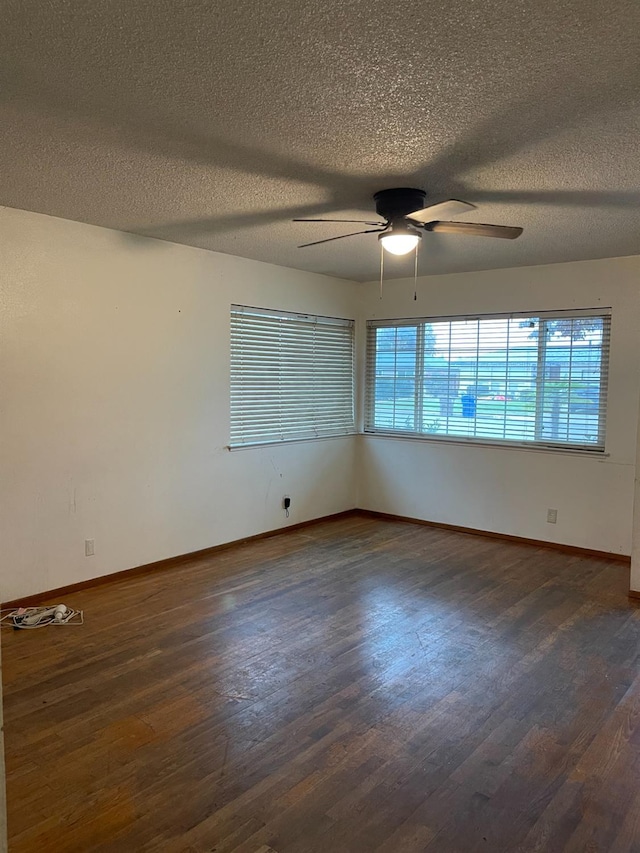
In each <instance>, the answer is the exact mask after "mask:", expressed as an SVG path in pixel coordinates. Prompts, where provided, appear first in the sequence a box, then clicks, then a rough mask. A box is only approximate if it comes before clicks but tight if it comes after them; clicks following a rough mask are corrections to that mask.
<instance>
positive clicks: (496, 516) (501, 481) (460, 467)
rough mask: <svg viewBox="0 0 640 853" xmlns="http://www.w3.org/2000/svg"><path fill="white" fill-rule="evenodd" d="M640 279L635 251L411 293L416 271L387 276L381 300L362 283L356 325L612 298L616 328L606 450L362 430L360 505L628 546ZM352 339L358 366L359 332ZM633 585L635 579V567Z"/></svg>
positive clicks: (422, 286) (442, 282)
mask: <svg viewBox="0 0 640 853" xmlns="http://www.w3.org/2000/svg"><path fill="white" fill-rule="evenodd" d="M639 277H640V257H633V258H616V259H610V260H601V261H583V262H579V263H571V264H554V265H549V266H537V267H526V268H520V269H506V270H495V271H485V272H478V273H462V274H454V275H445V276H430V277H425V278H422V279H420V280H419V283H418V300H417V301H415V302H414V301H413V281H412V280H411V281H409V280H402V281H390V282H388V283H387V284H385V286H384V295H383V298H382V300H381V299H380V298H379V288H378V285H377V284H374V283H370V284H365V285H361V293H362V295H361V309H360V327H361V331H362V328H363V326H364V322H365V320H366V319H370V318H395V317H413V316H446V315H455V314H468V313H476V312H477V313H490V312H511V311H531V312H532V313H535V312H536V311H544V310H555V309H567V308H594V307H605V306H611V308H612V331H611V360H610V375H609V380H610V392H609V407H608V418H607V438H606V452H607V456H606V457H605V458H597V457H589V456H585V455H575V454H571V453H566V452H558V451H546V452H543V451H536V450H520V449H512V448H502V447H494V448H490V447H486V446H469V445H461V444H452V443H443V442H434V441H431V442H429V441H412V440H403V439H389V438H382V437H373V436H367V437H363V438H362V439H361V444H360V447H359V451H358V457H359V462H358V468H359V476H358V482H359V493H358V505H359V506H360V507H362V508H364V509H371V510H377V511H378V512H390V513H396V514H398V515H404V516H410V517H413V518H420V519H425V520H429V521H436V522H443V523H447V524H456V525H461V526H463V527H470V528H474V529H479V530H489V531H494V532H499V533H508V534H512V535H516V536H524V537H527V538H532V539H541V540H545V541H550V542H559V543H564V544H569V545H577V546H580V547H583V548H594V549H597V550H602V551H609V552H613V553H617V554H630V553H631V531H632V506H633V490H634V473H635V459H636V425H637V415H638V395H639V390H640V293H639V287H638V285H639ZM359 337H360V352H359V358H360V364H361V365H362V362H363V349H364V335H363V334H362V333H361V334H360V336H359ZM639 501H640V498H639ZM639 506H640V503H639ZM548 507H553V508H557V510H558V523H557V524H556V525H552V524H548V523H547V521H546V512H547V508H548ZM638 513H639V515H640V508H639V510H638ZM638 524H639V534H640V521H639V522H638ZM639 563H640V553H639ZM637 583H638V587H640V569H638V577H637Z"/></svg>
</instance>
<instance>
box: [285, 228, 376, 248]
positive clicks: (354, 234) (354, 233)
mask: <svg viewBox="0 0 640 853" xmlns="http://www.w3.org/2000/svg"><path fill="white" fill-rule="evenodd" d="M384 230H385V229H384V228H370V229H369V230H368V231H353V232H352V233H351V234H339V235H338V236H337V237H328V238H327V239H326V240H314V241H313V243H303V244H302V245H301V246H298V248H299V249H306V248H307V246H317V245H319V244H320V243H330V242H331V241H332V240H342V239H343V238H344V237H356V236H357V235H358V234H374V233H375V234H379V233H380V232H382V231H384Z"/></svg>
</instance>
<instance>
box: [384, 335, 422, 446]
mask: <svg viewBox="0 0 640 853" xmlns="http://www.w3.org/2000/svg"><path fill="white" fill-rule="evenodd" d="M417 330H418V327H417V326H399V327H395V328H380V329H377V330H376V350H375V406H374V416H373V422H374V425H375V426H376V427H378V428H380V429H392V430H403V431H410V432H413V431H414V430H415V429H416V426H415V387H416V343H417Z"/></svg>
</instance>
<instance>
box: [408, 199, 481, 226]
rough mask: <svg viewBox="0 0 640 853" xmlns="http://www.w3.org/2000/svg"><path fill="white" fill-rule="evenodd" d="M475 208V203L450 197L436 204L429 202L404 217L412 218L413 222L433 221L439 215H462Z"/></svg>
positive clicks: (438, 217)
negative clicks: (426, 205) (427, 205)
mask: <svg viewBox="0 0 640 853" xmlns="http://www.w3.org/2000/svg"><path fill="white" fill-rule="evenodd" d="M475 209H476V206H475V204H469V202H468V201H459V200H458V199H457V198H451V199H449V200H448V201H441V202H439V203H438V204H430V205H429V207H423V208H422V210H414V212H413V213H409V214H408V215H407V217H406V218H407V219H413V220H414V221H415V222H433V221H434V220H435V219H440V217H441V216H462V215H463V214H464V213H468V212H469V211H470V210H475Z"/></svg>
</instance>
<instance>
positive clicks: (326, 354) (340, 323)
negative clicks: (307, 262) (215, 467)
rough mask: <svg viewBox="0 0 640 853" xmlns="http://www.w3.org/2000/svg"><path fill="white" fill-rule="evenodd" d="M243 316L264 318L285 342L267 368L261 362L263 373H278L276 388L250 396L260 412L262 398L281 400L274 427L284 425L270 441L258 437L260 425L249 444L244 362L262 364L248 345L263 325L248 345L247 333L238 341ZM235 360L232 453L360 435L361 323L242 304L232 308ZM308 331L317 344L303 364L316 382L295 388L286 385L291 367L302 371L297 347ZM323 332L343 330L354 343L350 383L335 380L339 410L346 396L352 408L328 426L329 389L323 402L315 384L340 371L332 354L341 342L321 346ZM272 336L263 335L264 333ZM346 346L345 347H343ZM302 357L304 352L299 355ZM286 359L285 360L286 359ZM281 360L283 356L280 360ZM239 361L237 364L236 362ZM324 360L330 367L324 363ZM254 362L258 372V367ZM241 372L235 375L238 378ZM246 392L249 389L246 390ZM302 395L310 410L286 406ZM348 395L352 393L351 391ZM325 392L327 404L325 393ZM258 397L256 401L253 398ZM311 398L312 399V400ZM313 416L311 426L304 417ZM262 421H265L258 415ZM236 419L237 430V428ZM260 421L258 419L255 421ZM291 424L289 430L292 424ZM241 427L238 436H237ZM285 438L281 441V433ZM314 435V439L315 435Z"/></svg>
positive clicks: (274, 346)
mask: <svg viewBox="0 0 640 853" xmlns="http://www.w3.org/2000/svg"><path fill="white" fill-rule="evenodd" d="M243 316H246V317H254V318H260V320H261V321H262V322H263V323H264V324H265V325H266V326H267V327H270V328H271V329H274V328H275V327H274V324H276V325H277V326H278V329H279V331H278V334H279V340H278V341H277V343H274V341H273V340H272V341H271V343H270V345H269V346H267V347H265V348H264V350H265V354H264V359H265V361H264V363H262V362H261V364H260V367H265V365H266V366H267V367H268V366H269V365H270V366H271V367H272V368H273V371H274V375H273V383H272V384H271V386H270V387H269V384H268V383H265V391H264V392H262V391H257V390H256V389H255V387H254V388H253V389H252V390H251V392H250V393H249V394H247V398H248V404H249V405H251V404H253V405H254V406H255V403H256V400H257V399H258V398H259V396H261V395H262V393H265V394H267V393H271V395H272V396H273V397H275V400H274V401H272V403H273V402H275V404H276V405H277V407H278V410H277V411H278V414H277V415H275V409H274V408H273V407H272V408H271V418H270V421H271V425H273V423H274V421H276V420H279V418H280V417H282V418H283V420H282V421H280V422H279V428H278V430H276V429H273V430H271V434H270V435H269V436H268V437H264V436H260V437H258V435H257V434H256V424H255V423H254V424H253V426H254V431H253V433H252V432H251V429H250V427H247V428H246V429H247V434H248V436H249V437H248V438H247V439H246V440H243V437H242V429H243V427H242V426H241V422H242V411H241V407H242V400H241V397H242V387H241V385H242V381H243V380H245V376H243V375H242V359H243V358H245V359H246V358H254V359H255V358H259V357H260V349H261V346H260V344H258V345H255V344H251V343H249V344H247V343H246V342H247V341H250V340H251V337H252V336H255V333H256V331H259V323H256V324H254V327H253V329H250V328H249V329H246V328H245V331H244V334H245V340H244V341H242V340H241V338H242V333H241V334H239V335H238V337H237V338H236V337H235V336H234V329H238V328H239V327H240V325H241V324H242V320H241V318H242V317H243ZM229 317H230V341H229V343H230V358H229V377H230V383H229V444H228V449H229V450H234V451H235V450H243V449H247V448H252V447H268V446H270V447H272V446H274V445H281V444H290V443H297V442H301V441H320V440H326V439H335V438H343V437H345V436H349V435H354V434H356V433H357V423H356V371H355V364H356V346H355V344H356V340H355V320H354V319H352V318H346V317H332V316H328V315H322V314H311V313H300V312H294V311H288V310H278V309H273V308H260V307H257V306H251V305H240V304H237V303H232V304H231V308H230V315H229ZM287 321H290V325H289V326H288V327H287ZM305 326H308V331H309V332H311V330H312V328H313V339H314V349H313V351H312V352H311V353H309V352H308V351H307V352H306V353H305V354H304V356H303V359H302V361H303V362H307V363H308V365H309V367H310V369H311V371H312V375H311V377H310V384H306V383H304V384H303V383H302V382H301V381H300V379H299V376H298V377H296V378H295V381H294V383H293V385H292V384H290V383H289V384H287V382H286V378H285V380H284V381H283V376H284V371H285V370H286V368H287V367H289V368H290V369H291V370H292V371H293V372H294V374H295V371H296V369H297V370H298V372H299V370H300V363H299V360H298V358H297V357H296V353H295V351H294V349H293V347H294V346H295V345H297V344H298V343H300V344H302V343H304V339H305V338H306V336H307V332H303V331H301V330H302V329H303V328H304V327H305ZM322 327H333V328H335V327H339V328H341V329H346V330H348V338H349V344H348V345H349V349H350V360H349V366H347V368H346V371H345V370H343V371H341V372H342V373H343V374H344V373H345V372H346V373H347V374H348V376H347V377H346V381H345V377H344V376H342V377H340V376H338V373H336V374H335V378H336V383H337V386H338V388H337V390H336V393H335V396H334V398H333V400H331V402H333V403H334V404H336V401H337V400H338V399H339V398H340V396H342V398H343V399H344V398H345V393H346V394H347V400H348V402H347V404H346V405H344V406H343V407H342V408H339V407H337V408H336V411H335V417H334V420H333V421H331V422H330V423H329V424H327V422H326V416H325V415H326V409H325V411H324V412H323V410H322V404H323V403H326V386H325V388H324V389H323V388H322V387H321V385H320V386H319V388H318V394H319V396H317V397H314V396H313V390H314V388H313V382H314V381H319V382H320V383H322V381H326V374H327V371H330V370H331V362H332V361H333V364H334V366H335V363H336V356H335V353H333V352H332V348H333V347H334V346H335V345H336V343H335V341H333V342H332V341H330V339H329V338H328V337H325V338H324V339H323V340H321V341H317V340H316V337H315V334H316V330H317V329H318V328H322ZM264 331H266V330H265V329H263V332H264ZM296 337H300V341H299V342H297V341H296V340H295V339H296ZM316 343H318V349H317V350H316V349H315V346H316ZM342 343H343V345H344V341H343V342H342ZM243 344H244V345H245V349H244V350H243V349H242V346H243ZM298 352H300V351H299V350H298ZM283 353H284V358H283ZM291 353H294V358H293V359H291V358H290V359H289V361H288V362H287V359H286V356H287V354H288V355H289V356H291ZM276 354H277V355H276ZM236 356H237V359H238V360H237V361H236V360H235V359H236ZM323 359H324V361H323ZM255 363H256V362H254V366H255ZM340 364H342V365H344V362H340ZM234 371H235V373H234ZM340 378H342V382H341V383H340V382H338V380H339V379H340ZM254 381H255V380H249V382H250V383H251V384H253V383H254ZM245 387H246V386H245ZM296 389H297V393H298V394H300V393H305V394H306V395H307V399H306V400H305V403H304V405H301V404H300V401H299V400H295V402H294V403H293V405H292V401H291V398H290V397H289V399H288V400H286V399H285V403H288V405H283V396H282V395H283V394H285V393H287V394H291V392H292V390H293V391H294V392H295V391H296ZM345 389H348V390H346V391H345ZM323 392H324V398H323V396H320V395H322V393H323ZM252 395H253V399H251V396H252ZM309 398H310V399H309ZM234 405H237V406H238V409H237V411H234ZM349 406H350V415H347V417H345V413H346V412H347V410H348V409H349ZM307 410H308V413H309V417H308V419H307V420H306V422H303V420H302V419H301V418H300V417H299V415H300V413H301V412H302V413H304V412H305V411H307ZM266 413H267V407H266V405H265V414H266ZM292 413H294V416H293V420H294V421H296V422H297V426H298V427H299V428H297V429H295V428H293V427H292V423H291V420H292V418H291V416H292ZM258 417H259V415H258ZM234 419H235V425H234ZM254 420H255V418H254ZM287 420H289V423H288V424H287V423H286V421H287ZM262 424H263V425H262V430H266V429H267V427H268V426H269V425H270V424H269V419H266V420H265V421H263V422H262ZM234 426H235V431H234ZM260 429H261V428H260V427H259V426H258V427H257V430H258V432H259V431H260ZM277 432H278V433H279V434H278V435H276V433H277ZM311 433H312V434H311Z"/></svg>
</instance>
